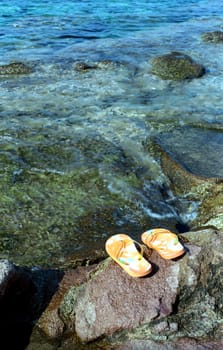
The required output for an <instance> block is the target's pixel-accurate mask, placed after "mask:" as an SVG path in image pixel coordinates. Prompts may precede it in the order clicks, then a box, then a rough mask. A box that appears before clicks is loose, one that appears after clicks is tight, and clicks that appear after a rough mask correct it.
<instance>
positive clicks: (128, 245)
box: [105, 233, 152, 277]
mask: <svg viewBox="0 0 223 350" xmlns="http://www.w3.org/2000/svg"><path fill="white" fill-rule="evenodd" d="M136 245H138V246H139V247H140V250H141V251H140V252H139V251H138V250H137V248H136ZM105 249H106V252H107V253H108V255H110V257H111V258H112V259H113V260H115V261H116V262H117V264H119V265H120V266H121V267H122V268H123V269H124V270H125V271H126V272H127V273H128V274H129V275H130V276H132V277H143V276H146V275H148V274H149V273H150V272H151V271H152V266H151V264H150V263H149V261H147V260H146V259H145V258H144V257H143V252H144V249H143V246H142V245H141V244H139V243H138V242H136V241H134V240H133V239H132V238H131V237H129V236H128V235H125V234H122V233H121V234H117V235H113V236H111V237H110V238H108V240H107V241H106V243H105Z"/></svg>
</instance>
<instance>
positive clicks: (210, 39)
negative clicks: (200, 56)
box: [201, 31, 223, 44]
mask: <svg viewBox="0 0 223 350" xmlns="http://www.w3.org/2000/svg"><path fill="white" fill-rule="evenodd" d="M201 38H202V39H203V41H204V42H206V43H214V44H219V43H223V32H221V31H214V32H207V33H204V34H203V35H202V36H201Z"/></svg>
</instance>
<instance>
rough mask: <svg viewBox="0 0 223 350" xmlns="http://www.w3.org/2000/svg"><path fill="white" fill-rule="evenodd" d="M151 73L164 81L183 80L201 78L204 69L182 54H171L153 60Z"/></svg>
mask: <svg viewBox="0 0 223 350" xmlns="http://www.w3.org/2000/svg"><path fill="white" fill-rule="evenodd" d="M152 73H154V74H155V75H157V76H158V77H160V78H161V79H164V80H168V79H170V80H184V79H193V78H199V77H201V76H202V75H203V74H204V73H205V69H204V67H203V66H202V65H201V64H198V63H196V62H194V60H193V59H192V58H191V57H190V56H188V55H186V54H184V53H182V52H171V53H168V54H166V55H163V56H158V57H155V58H153V60H152Z"/></svg>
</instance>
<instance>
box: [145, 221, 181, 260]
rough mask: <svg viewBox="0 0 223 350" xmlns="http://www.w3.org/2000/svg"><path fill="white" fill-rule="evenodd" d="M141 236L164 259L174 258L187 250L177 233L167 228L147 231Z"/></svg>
mask: <svg viewBox="0 0 223 350" xmlns="http://www.w3.org/2000/svg"><path fill="white" fill-rule="evenodd" d="M141 238H142V241H143V242H144V243H145V244H146V245H147V246H148V247H149V248H152V249H154V250H156V251H157V252H158V253H159V254H160V255H161V256H162V258H164V259H174V258H176V257H178V256H180V255H182V254H183V253H184V252H185V250H184V247H183V246H182V244H181V243H180V242H179V239H178V237H177V235H176V234H175V233H173V232H170V231H169V230H166V229H159V228H158V229H153V230H149V231H146V232H144V233H143V234H142V236H141Z"/></svg>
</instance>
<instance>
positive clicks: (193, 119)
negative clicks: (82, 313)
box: [0, 0, 223, 264]
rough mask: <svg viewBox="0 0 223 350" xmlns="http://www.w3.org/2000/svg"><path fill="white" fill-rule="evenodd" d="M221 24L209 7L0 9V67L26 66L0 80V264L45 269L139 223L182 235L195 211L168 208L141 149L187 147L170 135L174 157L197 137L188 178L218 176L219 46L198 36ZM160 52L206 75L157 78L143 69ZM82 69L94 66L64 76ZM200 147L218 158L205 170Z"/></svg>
mask: <svg viewBox="0 0 223 350" xmlns="http://www.w3.org/2000/svg"><path fill="white" fill-rule="evenodd" d="M222 26H223V4H222V1H220V0H212V1H208V0H196V1H194V0H184V1H181V0H171V1H169V0H160V1H157V0H151V1H148V0H141V1H137V0H123V1H122V0H114V1H107V0H94V1H93V0H83V1H72V0H64V1H63V2H61V1H59V0H55V1H49V0H39V1H28V0H27V1H26V0H9V1H7V2H5V1H0V64H1V65H6V64H9V63H11V62H18V61H19V62H23V63H25V64H27V65H29V66H31V67H32V73H30V74H27V75H16V76H15V75H13V76H1V77H0V143H1V150H0V152H1V213H2V222H1V225H0V235H1V237H2V240H1V256H2V257H9V258H10V257H11V258H12V259H14V260H15V261H19V262H22V263H23V262H24V263H28V264H30V256H33V254H34V252H35V254H34V257H35V258H34V260H33V262H34V263H42V262H43V263H46V261H49V264H50V262H51V261H52V260H53V259H54V261H55V260H56V259H57V258H58V259H61V261H62V260H63V256H64V255H66V254H72V253H73V252H75V251H80V250H83V251H86V250H87V249H89V244H90V245H92V246H96V247H97V242H100V244H101V243H102V244H104V240H105V238H106V237H107V236H108V234H111V233H112V232H113V231H115V232H120V231H121V230H123V229H125V230H128V228H129V227H130V228H131V229H136V231H138V232H140V230H141V229H144V228H145V227H142V226H143V225H144V226H145V225H146V222H145V217H148V224H149V223H151V224H152V225H153V226H154V225H155V226H157V225H160V224H161V225H162V224H163V225H164V226H165V227H168V222H169V225H170V227H171V228H174V226H175V225H176V223H177V222H180V223H183V224H185V227H186V226H187V225H189V224H190V222H191V221H192V220H193V219H194V217H195V216H196V210H197V205H198V204H196V203H190V202H189V201H188V200H187V198H175V197H174V195H173V193H171V191H170V189H168V180H167V179H166V178H165V175H164V174H163V173H162V169H161V168H160V166H159V164H158V163H157V162H156V159H153V157H152V156H150V155H149V154H148V152H147V150H146V149H145V147H143V145H144V144H145V142H147V141H148V139H149V138H150V137H156V136H160V135H161V133H163V132H166V131H168V130H169V129H170V130H172V128H173V127H174V128H184V127H189V128H190V129H189V130H190V132H189V134H188V133H186V134H185V131H184V129H182V130H183V132H182V134H180V135H183V139H184V140H185V142H186V144H185V145H186V146H185V145H181V143H182V142H181V141H182V138H181V136H179V135H178V134H177V135H176V137H175V138H173V139H172V140H171V137H170V134H169V135H167V142H166V147H170V148H171V147H172V148H174V147H173V143H174V142H176V139H177V142H178V146H179V147H178V153H177V157H178V158H180V157H181V156H182V154H183V153H185V147H186V148H187V145H191V144H193V140H195V139H196V142H197V143H195V144H194V145H193V147H191V148H190V149H189V153H190V154H189V155H188V154H187V157H189V158H190V157H191V158H190V161H191V159H192V161H193V159H195V160H196V161H197V162H198V163H197V164H198V166H197V167H196V165H194V164H195V160H194V162H192V163H193V164H192V165H191V169H190V170H192V171H194V172H195V173H196V171H198V175H201V176H202V175H204V176H211V177H213V176H219V177H222V176H223V169H222V166H221V162H220V157H218V154H220V153H221V152H222V147H221V145H222V144H223V139H222V134H221V131H219V129H220V130H221V125H222V123H223V99H222V95H223V68H222V60H223V45H221V44H207V43H204V42H203V41H202V39H201V35H202V34H203V33H204V32H207V31H215V30H222ZM171 51H180V52H184V53H186V54H188V55H190V56H191V57H192V58H193V59H194V60H195V61H197V62H198V63H201V64H202V65H204V66H205V69H206V74H205V75H204V76H203V77H202V78H200V79H194V80H190V81H186V82H171V81H163V80H161V79H159V78H158V77H156V76H154V75H153V74H152V73H151V59H152V58H153V57H155V56H157V55H162V54H165V53H168V52H171ZM83 62H84V64H87V65H89V66H90V67H93V68H92V69H86V70H85V71H78V70H77V69H75V65H76V64H77V63H83ZM95 67H96V68H95ZM193 126H196V128H195V129H193ZM198 126H199V128H200V129H199V130H198ZM213 127H216V128H217V132H216V133H214V131H212V134H211V135H212V136H211V138H210V133H209V132H208V130H209V128H212V129H213ZM203 129H205V132H204V133H203V131H202V130H203ZM179 130H181V129H178V132H179V133H180V131H179ZM196 130H198V132H197V133H196ZM207 140H209V141H210V147H209V148H210V150H211V151H210V152H209V153H208V147H207V146H206V148H205V150H206V155H205V157H206V162H207V161H210V162H213V154H212V150H213V148H214V149H216V150H217V154H216V155H215V156H214V159H215V161H216V162H215V166H214V168H213V167H209V170H208V171H207V170H206V167H205V166H204V159H202V152H201V155H200V156H199V157H200V158H199V159H198V157H197V156H194V154H195V153H196V150H197V149H199V150H200V149H202V147H203V146H204V145H206V144H207ZM171 142H172V144H171ZM180 147H181V148H180ZM197 168H199V169H197ZM210 169H214V170H213V172H211V170H210ZM199 171H200V173H199ZM75 174H76V175H75ZM143 174H144V175H143ZM75 176H76V177H75ZM80 179H81V180H80ZM99 182H100V185H99V184H98V183H99ZM163 186H164V187H165V186H166V188H167V189H166V191H165V196H164V197H163V196H162V192H163ZM117 198H118V200H120V207H118V205H117V202H118V201H116V200H117ZM109 208H112V209H111V211H109V210H110V209H109ZM114 208H116V209H114ZM103 212H107V213H108V218H106V219H105V221H106V222H107V223H108V222H110V231H109V228H108V227H107V226H106V227H103V225H102V224H101V222H100V217H103V215H104V214H103ZM111 213H112V214H111ZM139 217H141V221H140V220H139V219H138V218H139ZM142 217H143V219H142ZM168 220H169V221H168ZM142 223H143V225H142ZM92 225H93V226H92ZM175 228H176V227H175ZM95 242H96V243H95Z"/></svg>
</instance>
